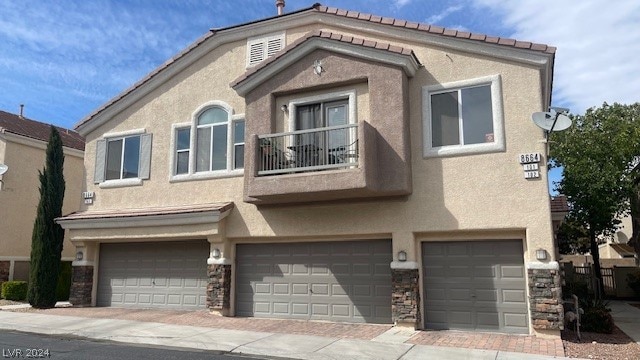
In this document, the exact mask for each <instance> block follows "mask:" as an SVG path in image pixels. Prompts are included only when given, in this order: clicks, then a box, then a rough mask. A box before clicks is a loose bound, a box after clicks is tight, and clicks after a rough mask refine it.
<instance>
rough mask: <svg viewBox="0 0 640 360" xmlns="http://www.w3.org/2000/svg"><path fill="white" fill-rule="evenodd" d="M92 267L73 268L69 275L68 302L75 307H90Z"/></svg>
mask: <svg viewBox="0 0 640 360" xmlns="http://www.w3.org/2000/svg"><path fill="white" fill-rule="evenodd" d="M92 289H93V266H74V267H73V268H72V275H71V291H70V293H69V302H70V303H71V304H73V305H77V306H90V305H91V290H92Z"/></svg>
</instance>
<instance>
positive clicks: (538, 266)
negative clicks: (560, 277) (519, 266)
mask: <svg viewBox="0 0 640 360" xmlns="http://www.w3.org/2000/svg"><path fill="white" fill-rule="evenodd" d="M525 266H526V268H527V269H535V270H560V264H559V263H558V262H557V261H550V262H548V263H543V262H538V261H533V262H528V263H526V264H525Z"/></svg>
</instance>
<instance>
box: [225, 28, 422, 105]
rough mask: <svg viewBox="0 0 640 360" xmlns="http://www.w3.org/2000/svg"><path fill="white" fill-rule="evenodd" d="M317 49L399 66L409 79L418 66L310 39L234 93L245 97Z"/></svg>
mask: <svg viewBox="0 0 640 360" xmlns="http://www.w3.org/2000/svg"><path fill="white" fill-rule="evenodd" d="M318 49H323V50H328V51H331V52H335V53H339V54H344V55H350V56H353V57H356V58H361V59H366V60H371V61H376V62H382V63H385V64H391V65H396V66H400V67H402V68H403V69H404V71H405V72H406V73H407V75H408V76H409V77H413V76H414V75H415V73H416V71H417V70H418V68H419V66H420V65H419V64H418V63H417V61H416V59H415V58H414V57H413V56H411V55H402V54H395V53H390V52H388V51H386V50H380V49H375V48H367V47H363V46H361V45H354V44H347V43H342V42H340V41H338V40H331V39H328V38H321V37H312V38H310V39H308V40H307V41H305V42H304V43H302V44H300V45H298V46H297V47H296V48H294V49H292V50H290V52H289V53H287V54H284V55H283V56H282V57H281V58H279V59H276V60H275V61H273V62H272V63H270V64H267V66H266V67H265V68H264V69H260V70H259V71H258V72H257V73H255V74H252V75H251V76H250V77H249V78H247V79H246V80H244V81H242V82H241V83H240V84H238V85H236V86H235V90H236V92H237V93H238V94H239V95H241V96H244V95H246V94H247V93H248V92H249V91H251V90H252V89H254V88H255V87H256V86H258V85H260V84H262V83H263V82H265V81H266V80H268V79H269V78H271V77H272V76H273V75H275V74H277V73H279V72H281V71H282V70H284V69H286V68H288V67H289V66H290V65H292V64H293V63H295V62H297V61H298V60H300V59H301V58H302V57H304V56H306V55H308V54H310V53H311V52H313V51H314V50H318Z"/></svg>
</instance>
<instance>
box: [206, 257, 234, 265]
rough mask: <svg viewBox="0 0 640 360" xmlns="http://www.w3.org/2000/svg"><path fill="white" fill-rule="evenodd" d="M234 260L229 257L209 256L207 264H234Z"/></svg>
mask: <svg viewBox="0 0 640 360" xmlns="http://www.w3.org/2000/svg"><path fill="white" fill-rule="evenodd" d="M232 263H233V262H232V261H231V260H230V259H227V258H219V259H216V258H208V259H207V265H232Z"/></svg>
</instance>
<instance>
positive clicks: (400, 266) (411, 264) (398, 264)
mask: <svg viewBox="0 0 640 360" xmlns="http://www.w3.org/2000/svg"><path fill="white" fill-rule="evenodd" d="M391 268H392V269H394V270H415V269H419V268H420V267H419V266H418V263H417V262H416V261H392V262H391Z"/></svg>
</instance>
